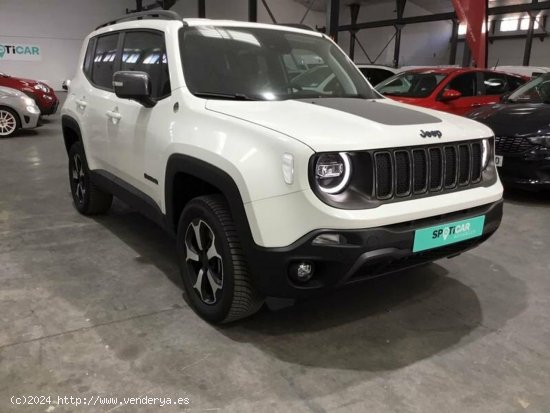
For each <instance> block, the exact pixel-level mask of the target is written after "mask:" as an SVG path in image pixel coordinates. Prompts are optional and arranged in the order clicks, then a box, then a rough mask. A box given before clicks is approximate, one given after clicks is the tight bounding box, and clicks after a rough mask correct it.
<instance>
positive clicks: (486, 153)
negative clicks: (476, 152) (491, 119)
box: [481, 139, 492, 171]
mask: <svg viewBox="0 0 550 413" xmlns="http://www.w3.org/2000/svg"><path fill="white" fill-rule="evenodd" d="M491 153H492V151H491V140H490V139H483V140H482V141H481V170H483V171H484V170H485V169H487V167H488V166H489V160H490V157H491Z"/></svg>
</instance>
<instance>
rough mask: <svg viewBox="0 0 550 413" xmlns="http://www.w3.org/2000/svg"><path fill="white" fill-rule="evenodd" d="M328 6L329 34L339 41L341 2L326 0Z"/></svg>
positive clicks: (338, 0)
mask: <svg viewBox="0 0 550 413" xmlns="http://www.w3.org/2000/svg"><path fill="white" fill-rule="evenodd" d="M326 5H327V34H328V35H329V36H330V37H331V38H332V40H334V41H335V42H337V41H338V25H339V22H340V0H326Z"/></svg>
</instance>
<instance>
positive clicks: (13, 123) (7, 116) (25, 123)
mask: <svg viewBox="0 0 550 413" xmlns="http://www.w3.org/2000/svg"><path fill="white" fill-rule="evenodd" d="M39 120H40V109H39V108H38V106H36V102H35V101H34V99H31V98H30V97H28V96H27V95H25V94H24V93H23V92H20V91H18V90H16V89H12V88H10V87H3V86H0V138H8V137H10V136H13V135H15V134H16V133H17V131H18V130H19V129H33V128H36V127H37V126H38V123H39Z"/></svg>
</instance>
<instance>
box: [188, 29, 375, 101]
mask: <svg viewBox="0 0 550 413" xmlns="http://www.w3.org/2000/svg"><path fill="white" fill-rule="evenodd" d="M180 49H181V57H182V62H183V68H184V75H185V82H186V84H187V87H188V88H189V90H190V91H191V93H193V94H195V95H196V96H201V97H208V98H214V99H215V98H218V99H240V100H285V99H302V98H323V97H342V98H352V97H353V98H365V99H375V98H379V97H380V96H379V95H378V94H377V93H376V92H375V91H374V90H373V89H372V88H371V87H370V85H369V84H368V82H367V81H366V80H365V79H364V77H363V76H362V75H361V73H360V72H359V70H358V69H357V68H356V67H355V66H354V65H353V64H352V63H351V62H350V61H349V59H348V58H347V56H346V55H345V54H344V53H343V52H342V51H341V50H340V49H339V48H338V47H336V46H335V45H334V44H333V43H332V42H330V41H329V40H327V39H325V38H322V37H318V36H313V35H307V34H301V33H295V32H290V31H284V30H278V29H263V28H250V27H246V28H244V27H212V26H198V27H191V28H186V29H183V30H182V31H181V35H180Z"/></svg>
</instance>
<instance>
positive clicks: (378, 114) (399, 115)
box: [298, 98, 442, 126]
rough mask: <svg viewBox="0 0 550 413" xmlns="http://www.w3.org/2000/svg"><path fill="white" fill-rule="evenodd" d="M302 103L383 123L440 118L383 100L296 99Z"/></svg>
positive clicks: (400, 123)
mask: <svg viewBox="0 0 550 413" xmlns="http://www.w3.org/2000/svg"><path fill="white" fill-rule="evenodd" d="M298 100H299V101H301V102H304V103H310V104H313V105H319V106H323V107H325V108H329V109H335V110H339V111H342V112H346V113H349V114H350V115H355V116H359V117H361V118H365V119H368V120H371V121H373V122H377V123H381V124H383V125H391V126H404V125H425V124H427V123H440V122H442V120H441V119H439V118H436V117H435V116H432V115H427V114H425V113H422V112H420V111H417V110H414V109H409V108H404V107H401V106H396V105H389V104H386V103H384V101H383V100H366V99H351V98H319V99H298Z"/></svg>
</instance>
